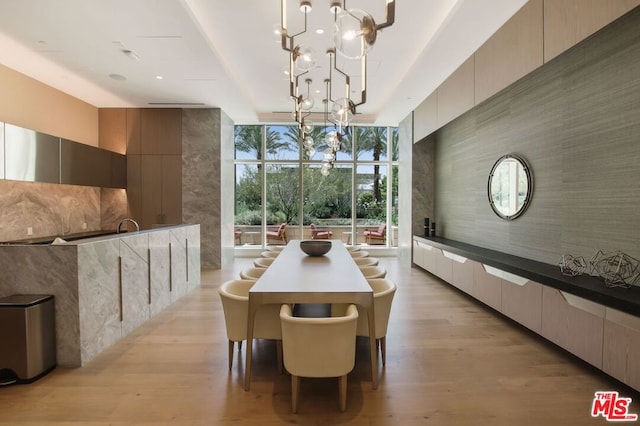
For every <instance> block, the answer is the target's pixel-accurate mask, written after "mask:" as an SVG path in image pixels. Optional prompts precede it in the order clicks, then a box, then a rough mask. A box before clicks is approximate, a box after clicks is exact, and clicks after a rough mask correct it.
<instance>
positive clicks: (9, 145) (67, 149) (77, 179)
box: [0, 123, 127, 188]
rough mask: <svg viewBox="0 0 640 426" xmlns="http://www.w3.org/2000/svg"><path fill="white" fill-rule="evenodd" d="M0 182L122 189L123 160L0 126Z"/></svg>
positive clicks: (106, 151)
mask: <svg viewBox="0 0 640 426" xmlns="http://www.w3.org/2000/svg"><path fill="white" fill-rule="evenodd" d="M0 134H1V136H0V152H2V154H0V155H2V157H4V158H2V157H0V160H2V161H1V163H2V171H1V172H0V178H4V179H10V180H18V181H25V182H46V183H62V184H69V185H82V186H97V187H103V188H124V187H125V184H126V172H127V170H126V157H125V156H124V155H122V154H118V153H116V152H112V151H108V150H105V149H100V148H96V147H94V146H90V145H86V144H82V143H78V142H73V141H70V140H67V139H61V138H60V137H58V136H53V135H48V134H46V133H41V132H37V131H35V130H30V129H25V128H22V127H19V126H14V125H12V124H7V123H2V125H1V126H0Z"/></svg>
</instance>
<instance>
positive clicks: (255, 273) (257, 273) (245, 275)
mask: <svg viewBox="0 0 640 426" xmlns="http://www.w3.org/2000/svg"><path fill="white" fill-rule="evenodd" d="M266 270H267V268H255V267H254V268H247V269H243V270H242V271H240V279H243V280H254V281H256V280H257V279H258V278H260V277H261V276H262V274H264V271H266ZM365 278H366V275H365Z"/></svg>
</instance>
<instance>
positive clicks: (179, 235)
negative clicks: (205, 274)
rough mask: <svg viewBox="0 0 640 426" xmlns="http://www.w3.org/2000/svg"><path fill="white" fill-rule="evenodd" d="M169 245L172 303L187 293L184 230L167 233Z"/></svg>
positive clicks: (176, 229)
mask: <svg viewBox="0 0 640 426" xmlns="http://www.w3.org/2000/svg"><path fill="white" fill-rule="evenodd" d="M169 234H170V235H171V244H170V245H169V254H170V256H171V263H170V264H171V287H170V288H171V301H172V302H174V301H176V300H178V299H179V298H181V297H182V296H184V295H185V293H186V292H187V234H186V230H185V228H175V229H171V230H170V231H169Z"/></svg>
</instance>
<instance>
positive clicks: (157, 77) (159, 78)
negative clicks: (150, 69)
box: [156, 75, 164, 80]
mask: <svg viewBox="0 0 640 426" xmlns="http://www.w3.org/2000/svg"><path fill="white" fill-rule="evenodd" d="M163 78H164V77H163V76H161V75H156V80H162V79H163Z"/></svg>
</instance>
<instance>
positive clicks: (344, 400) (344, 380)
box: [338, 374, 347, 412]
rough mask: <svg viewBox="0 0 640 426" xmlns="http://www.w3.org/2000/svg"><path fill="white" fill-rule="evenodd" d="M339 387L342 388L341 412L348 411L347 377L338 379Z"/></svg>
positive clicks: (340, 392)
mask: <svg viewBox="0 0 640 426" xmlns="http://www.w3.org/2000/svg"><path fill="white" fill-rule="evenodd" d="M338 385H339V386H340V391H339V394H340V411H343V412H344V411H345V410H346V409H347V375H346V374H345V375H344V376H340V377H339V378H338Z"/></svg>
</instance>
